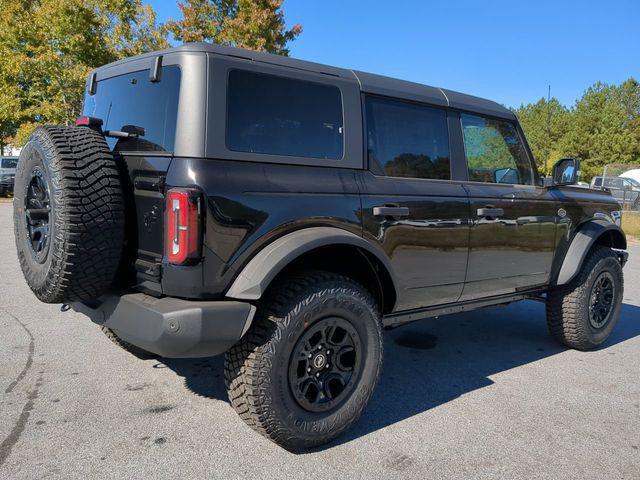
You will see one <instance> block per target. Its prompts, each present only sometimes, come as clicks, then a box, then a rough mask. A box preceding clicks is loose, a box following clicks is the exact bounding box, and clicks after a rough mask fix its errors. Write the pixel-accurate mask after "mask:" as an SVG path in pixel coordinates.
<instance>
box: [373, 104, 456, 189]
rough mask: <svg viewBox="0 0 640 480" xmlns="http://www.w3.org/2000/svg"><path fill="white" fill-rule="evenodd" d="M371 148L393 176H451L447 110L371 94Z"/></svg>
mask: <svg viewBox="0 0 640 480" xmlns="http://www.w3.org/2000/svg"><path fill="white" fill-rule="evenodd" d="M366 112H367V113H366V114H367V149H368V154H369V160H370V161H373V162H378V164H379V165H380V167H381V168H382V169H383V170H384V172H385V173H386V174H387V175H389V176H392V177H409V178H431V179H436V180H449V179H450V178H451V172H450V165H449V132H448V127H447V114H446V112H445V111H444V110H438V109H436V108H431V107H426V106H423V105H416V104H412V103H406V102H402V101H397V100H391V99H386V98H377V97H367V99H366Z"/></svg>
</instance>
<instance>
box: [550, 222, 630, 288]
mask: <svg viewBox="0 0 640 480" xmlns="http://www.w3.org/2000/svg"><path fill="white" fill-rule="evenodd" d="M609 232H612V233H613V232H615V233H613V234H614V235H620V238H621V239H622V243H619V246H616V247H615V248H620V249H622V250H625V249H626V248H627V241H626V237H625V235H624V232H623V231H622V229H621V228H620V227H619V226H618V225H616V224H615V223H610V222H607V221H605V220H590V221H588V222H586V223H585V224H583V225H582V226H581V227H580V229H579V230H578V232H577V233H576V234H575V235H574V237H573V240H571V244H570V245H569V248H568V249H567V253H566V254H565V256H564V259H563V261H562V266H561V267H560V271H559V273H558V278H557V280H556V285H566V284H567V283H569V282H570V281H571V280H572V279H573V277H575V276H576V275H577V273H578V272H579V271H580V268H581V267H582V263H583V262H584V259H585V258H586V256H587V253H588V252H589V250H590V249H591V247H592V246H593V245H594V244H595V243H596V242H597V241H598V239H599V238H601V237H602V236H603V235H606V234H607V233H609Z"/></svg>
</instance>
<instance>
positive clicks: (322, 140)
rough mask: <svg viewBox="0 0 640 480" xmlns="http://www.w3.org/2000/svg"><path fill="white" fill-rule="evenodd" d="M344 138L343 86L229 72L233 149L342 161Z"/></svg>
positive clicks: (229, 137) (228, 132) (229, 123)
mask: <svg viewBox="0 0 640 480" xmlns="http://www.w3.org/2000/svg"><path fill="white" fill-rule="evenodd" d="M343 137H344V134H343V122H342V95H341V93H340V89H339V88H338V87H335V86H331V85H324V84H321V83H315V82H309V81H304V80H297V79H293V78H286V77H280V76H276V75H266V74H262V73H255V72H248V71H244V70H232V71H231V72H229V86H228V90H227V128H226V144H227V148H228V149H229V150H232V151H236V152H248V153H261V154H269V155H284V156H292V157H307V158H320V159H330V160H340V159H342V152H343V143H344V141H343Z"/></svg>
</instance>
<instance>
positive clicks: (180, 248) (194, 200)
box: [165, 188, 201, 265]
mask: <svg viewBox="0 0 640 480" xmlns="http://www.w3.org/2000/svg"><path fill="white" fill-rule="evenodd" d="M165 232H166V235H165V239H166V255H167V259H168V260H169V263H173V264H176V265H183V264H185V263H189V262H192V261H194V260H198V259H199V258H200V243H201V242H200V237H201V232H200V193H199V192H198V191H197V190H192V189H188V188H172V189H171V190H169V191H168V192H167V218H166V228H165Z"/></svg>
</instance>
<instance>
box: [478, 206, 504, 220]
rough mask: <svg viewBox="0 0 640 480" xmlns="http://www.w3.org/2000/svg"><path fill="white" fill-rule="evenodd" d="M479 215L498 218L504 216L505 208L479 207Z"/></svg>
mask: <svg viewBox="0 0 640 480" xmlns="http://www.w3.org/2000/svg"><path fill="white" fill-rule="evenodd" d="M478 216H479V217H491V218H498V217H502V216H504V209H502V208H479V209H478Z"/></svg>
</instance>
